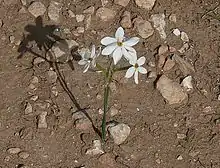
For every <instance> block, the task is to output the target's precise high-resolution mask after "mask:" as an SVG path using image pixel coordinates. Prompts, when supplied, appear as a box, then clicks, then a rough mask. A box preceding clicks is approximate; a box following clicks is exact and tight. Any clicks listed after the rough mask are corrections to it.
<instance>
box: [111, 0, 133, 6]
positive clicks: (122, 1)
mask: <svg viewBox="0 0 220 168" xmlns="http://www.w3.org/2000/svg"><path fill="white" fill-rule="evenodd" d="M129 1H130V0H114V3H115V4H117V5H121V6H124V7H125V6H127V5H128V3H129Z"/></svg>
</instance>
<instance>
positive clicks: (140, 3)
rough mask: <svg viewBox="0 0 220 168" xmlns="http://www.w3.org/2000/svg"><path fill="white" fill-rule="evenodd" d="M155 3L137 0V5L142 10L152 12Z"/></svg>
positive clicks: (152, 0) (151, 0) (149, 0)
mask: <svg viewBox="0 0 220 168" xmlns="http://www.w3.org/2000/svg"><path fill="white" fill-rule="evenodd" d="M155 1H156V0H135V3H136V4H137V6H139V7H141V8H144V9H147V10H151V9H152V8H153V6H154V4H155Z"/></svg>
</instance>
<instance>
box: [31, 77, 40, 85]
mask: <svg viewBox="0 0 220 168" xmlns="http://www.w3.org/2000/svg"><path fill="white" fill-rule="evenodd" d="M30 82H31V83H32V84H37V83H39V79H38V77H37V76H33V78H32V79H31V81H30Z"/></svg>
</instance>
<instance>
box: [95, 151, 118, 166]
mask: <svg viewBox="0 0 220 168" xmlns="http://www.w3.org/2000/svg"><path fill="white" fill-rule="evenodd" d="M98 160H99V162H100V163H101V164H102V166H103V167H108V168H116V167H117V162H116V161H115V159H114V156H112V155H111V154H109V153H105V154H103V155H101V156H100V157H99V159H98Z"/></svg>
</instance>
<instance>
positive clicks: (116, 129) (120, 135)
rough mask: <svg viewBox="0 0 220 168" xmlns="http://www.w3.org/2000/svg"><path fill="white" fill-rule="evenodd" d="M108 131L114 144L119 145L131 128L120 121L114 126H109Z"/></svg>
mask: <svg viewBox="0 0 220 168" xmlns="http://www.w3.org/2000/svg"><path fill="white" fill-rule="evenodd" d="M108 131H109V133H110V134H111V136H112V137H113V140H114V142H115V144H117V145H120V144H122V143H123V142H124V141H125V140H126V139H127V137H128V136H129V134H130V132H131V129H130V127H129V126H128V125H126V124H123V123H121V124H117V125H115V126H109V127H108Z"/></svg>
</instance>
